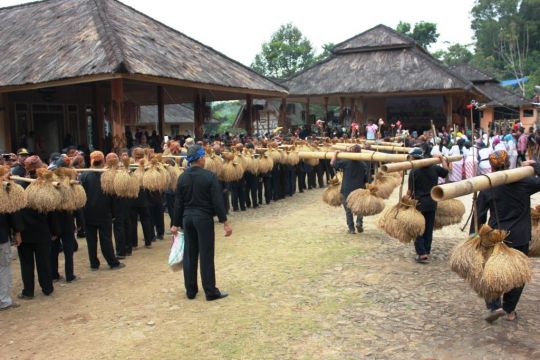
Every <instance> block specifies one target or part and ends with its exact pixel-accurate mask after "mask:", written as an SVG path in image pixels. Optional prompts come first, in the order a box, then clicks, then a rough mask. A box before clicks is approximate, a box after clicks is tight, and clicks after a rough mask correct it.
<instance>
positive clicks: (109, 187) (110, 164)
mask: <svg viewBox="0 0 540 360" xmlns="http://www.w3.org/2000/svg"><path fill="white" fill-rule="evenodd" d="M109 155H111V154H109ZM109 155H107V158H106V159H107V160H106V163H105V167H106V169H107V171H105V172H104V173H102V174H101V190H103V193H105V194H107V195H114V177H115V176H116V174H117V173H118V163H119V159H118V156H116V157H113V156H109Z"/></svg>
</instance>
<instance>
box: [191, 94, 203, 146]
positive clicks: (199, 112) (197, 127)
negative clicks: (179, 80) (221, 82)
mask: <svg viewBox="0 0 540 360" xmlns="http://www.w3.org/2000/svg"><path fill="white" fill-rule="evenodd" d="M203 105H204V104H203V103H202V100H201V94H200V92H199V90H195V96H194V99H193V110H194V111H193V112H194V115H195V119H194V132H195V139H202V137H203V135H204V128H203V126H204V114H203V110H204V109H203Z"/></svg>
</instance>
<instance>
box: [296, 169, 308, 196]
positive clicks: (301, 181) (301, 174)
mask: <svg viewBox="0 0 540 360" xmlns="http://www.w3.org/2000/svg"><path fill="white" fill-rule="evenodd" d="M306 176H307V173H306V172H305V171H302V170H299V171H298V192H301V193H302V192H304V190H305V189H306V188H307V187H306Z"/></svg>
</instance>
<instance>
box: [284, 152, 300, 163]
mask: <svg viewBox="0 0 540 360" xmlns="http://www.w3.org/2000/svg"><path fill="white" fill-rule="evenodd" d="M285 155H286V160H285V162H286V163H287V164H288V165H291V166H296V165H298V163H299V162H300V156H298V152H297V151H294V149H288V150H286V151H285Z"/></svg>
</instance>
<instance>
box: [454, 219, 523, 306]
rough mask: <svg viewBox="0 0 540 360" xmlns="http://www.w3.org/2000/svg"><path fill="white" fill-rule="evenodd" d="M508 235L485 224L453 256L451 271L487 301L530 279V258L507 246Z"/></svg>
mask: <svg viewBox="0 0 540 360" xmlns="http://www.w3.org/2000/svg"><path fill="white" fill-rule="evenodd" d="M507 234H508V233H507V232H506V231H504V230H496V229H492V228H491V227H490V226H489V225H486V224H484V225H482V227H481V228H480V230H479V231H478V234H477V235H474V236H473V237H471V238H469V239H467V240H466V241H465V242H463V243H461V244H459V245H457V246H456V247H455V248H454V250H453V251H452V253H451V254H450V260H449V262H450V268H451V269H452V271H454V272H456V273H457V274H458V275H459V276H460V277H461V278H463V279H465V280H466V281H467V282H469V284H470V285H471V287H472V288H473V289H474V291H476V293H477V294H478V295H480V296H482V297H483V298H485V299H488V300H492V299H496V298H498V297H500V296H501V295H502V294H504V293H506V292H508V291H510V290H512V289H513V288H516V287H521V286H523V285H525V284H526V283H527V282H529V281H530V280H531V269H530V264H529V259H528V257H527V256H526V255H525V254H523V253H522V252H521V251H518V250H516V249H512V248H510V247H508V246H507V245H506V244H504V242H503V241H504V239H505V238H506V236H507Z"/></svg>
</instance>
